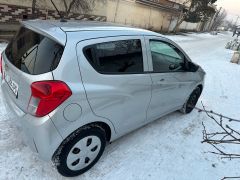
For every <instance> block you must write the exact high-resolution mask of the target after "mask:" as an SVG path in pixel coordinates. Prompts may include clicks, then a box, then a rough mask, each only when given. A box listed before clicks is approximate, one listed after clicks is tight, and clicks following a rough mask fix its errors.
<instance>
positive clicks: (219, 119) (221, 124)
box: [196, 103, 240, 179]
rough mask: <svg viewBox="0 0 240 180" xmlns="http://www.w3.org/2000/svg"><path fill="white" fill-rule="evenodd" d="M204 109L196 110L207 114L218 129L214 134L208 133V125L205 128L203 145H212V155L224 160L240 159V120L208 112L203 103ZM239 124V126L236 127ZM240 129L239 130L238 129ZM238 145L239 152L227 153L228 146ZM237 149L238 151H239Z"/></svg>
mask: <svg viewBox="0 0 240 180" xmlns="http://www.w3.org/2000/svg"><path fill="white" fill-rule="evenodd" d="M202 107H203V108H202V109H201V108H196V109H197V110H198V111H199V112H205V113H206V114H207V116H208V117H209V118H210V119H212V120H213V122H215V124H216V125H217V126H218V128H217V129H216V128H214V131H213V132H208V130H207V128H206V125H205V124H204V123H203V122H202V126H203V131H202V134H203V140H202V143H207V144H209V145H211V146H212V147H213V149H214V151H210V153H212V154H216V155H219V156H220V157H221V158H222V159H230V160H232V159H238V158H240V126H239V124H238V123H240V120H238V119H234V118H230V117H227V116H224V115H222V114H219V113H216V112H214V111H208V110H206V108H205V106H204V105H203V103H202ZM234 123H237V124H238V126H234ZM237 127H239V129H236V128H237ZM232 145H234V146H235V145H237V146H239V147H237V148H238V152H227V151H226V149H227V146H232ZM237 148H236V149H237ZM223 179H240V177H224V178H223Z"/></svg>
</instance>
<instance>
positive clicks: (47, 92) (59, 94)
mask: <svg viewBox="0 0 240 180" xmlns="http://www.w3.org/2000/svg"><path fill="white" fill-rule="evenodd" d="M31 91H32V95H31V98H30V100H29V104H28V112H29V113H30V114H32V115H34V116H36V117H43V116H45V115H47V114H49V113H50V112H52V111H53V110H55V109H56V108H57V107H58V106H59V105H60V104H62V103H63V102H64V101H65V100H66V99H68V98H69V97H70V96H71V95H72V92H71V90H70V89H69V87H68V86H67V85H66V84H65V83H64V82H62V81H39V82H34V83H32V84H31Z"/></svg>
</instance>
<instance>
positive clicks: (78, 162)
mask: <svg viewBox="0 0 240 180" xmlns="http://www.w3.org/2000/svg"><path fill="white" fill-rule="evenodd" d="M67 139H69V140H66V142H65V143H63V145H61V146H60V148H59V150H58V151H57V153H56V155H55V156H54V157H53V161H54V162H55V165H56V167H57V170H58V172H59V173H60V174H62V175H63V176H66V177H73V176H78V175H80V174H82V173H84V172H86V171H87V170H89V169H90V168H91V167H93V166H94V165H95V164H96V163H97V161H98V160H99V159H100V157H101V156H102V153H103V151H104V149H105V145H106V135H105V131H104V130H103V129H102V128H101V127H99V126H86V127H84V128H81V129H80V130H79V131H78V132H77V133H76V134H74V133H73V134H72V135H70V137H68V138H67Z"/></svg>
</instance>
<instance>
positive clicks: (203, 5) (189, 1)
mask: <svg viewBox="0 0 240 180" xmlns="http://www.w3.org/2000/svg"><path fill="white" fill-rule="evenodd" d="M216 1H217V0H184V2H183V3H182V10H181V13H180V16H179V18H178V21H177V24H176V26H175V28H174V30H173V31H174V32H177V31H178V29H179V27H180V25H181V24H182V23H183V21H187V22H194V23H196V22H200V21H206V19H208V18H209V17H211V16H212V14H214V13H215V9H214V8H213V7H212V6H211V5H212V4H213V3H215V2H216Z"/></svg>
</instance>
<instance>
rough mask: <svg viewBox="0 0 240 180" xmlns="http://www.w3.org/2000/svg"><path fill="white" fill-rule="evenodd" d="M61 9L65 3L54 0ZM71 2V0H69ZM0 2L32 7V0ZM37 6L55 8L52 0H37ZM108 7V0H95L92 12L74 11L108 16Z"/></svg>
mask: <svg viewBox="0 0 240 180" xmlns="http://www.w3.org/2000/svg"><path fill="white" fill-rule="evenodd" d="M53 1H54V2H55V4H56V5H57V7H58V8H59V10H61V11H64V5H63V3H62V1H61V0H53ZM67 2H68V3H70V1H69V0H68V1H67ZM0 4H9V5H17V6H26V7H32V0H0ZM37 7H38V8H41V9H50V10H55V9H54V7H53V5H52V3H51V1H50V0H37ZM106 8H107V0H95V5H94V8H93V11H91V12H79V11H73V12H74V13H79V14H83V13H84V14H85V13H87V14H93V15H99V16H106V12H107V11H106Z"/></svg>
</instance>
